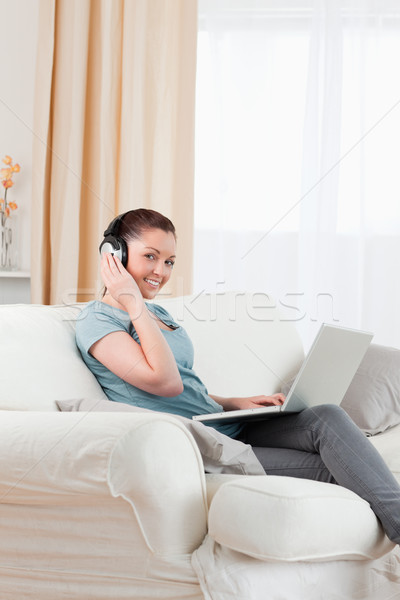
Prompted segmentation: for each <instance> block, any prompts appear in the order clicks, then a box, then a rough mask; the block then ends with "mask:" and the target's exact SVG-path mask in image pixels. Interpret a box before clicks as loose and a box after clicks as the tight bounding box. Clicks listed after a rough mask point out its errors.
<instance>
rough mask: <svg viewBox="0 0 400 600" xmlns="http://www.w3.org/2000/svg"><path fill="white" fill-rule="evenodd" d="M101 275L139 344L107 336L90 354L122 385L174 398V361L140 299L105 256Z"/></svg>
mask: <svg viewBox="0 0 400 600" xmlns="http://www.w3.org/2000/svg"><path fill="white" fill-rule="evenodd" d="M101 275H102V279H103V281H104V284H105V286H106V288H107V291H108V292H109V293H110V294H111V296H112V297H113V298H114V300H116V301H117V302H118V303H119V304H120V306H121V308H122V309H123V310H125V311H126V312H127V313H128V314H129V316H130V318H131V321H132V323H133V324H134V326H135V329H136V332H137V334H138V336H139V340H140V344H138V343H137V342H136V341H135V340H134V339H133V338H132V337H131V336H130V335H129V334H128V333H126V332H124V331H116V332H113V333H109V334H108V335H106V336H104V337H103V338H101V339H100V340H98V341H97V342H95V343H94V344H93V345H92V346H91V348H90V350H89V351H90V353H91V354H92V356H94V357H95V358H96V359H97V360H98V361H99V362H101V363H102V364H103V365H104V366H105V367H107V369H109V370H110V371H112V372H113V373H115V375H117V376H118V377H121V379H123V380H124V381H126V382H128V383H130V384H132V385H134V386H136V387H138V388H139V389H142V390H144V391H146V392H149V393H150V394H156V395H158V396H177V395H179V394H180V393H181V392H182V391H183V384H182V380H181V377H180V375H179V371H178V367H177V365H176V361H175V357H174V355H173V353H172V351H171V349H170V347H169V345H168V343H167V342H166V340H165V338H164V336H163V334H162V333H161V330H160V328H159V326H158V325H157V323H156V321H155V319H154V318H153V317H152V316H151V314H150V313H149V311H148V309H147V307H146V305H145V302H144V300H143V296H142V294H141V293H140V290H139V288H138V286H137V284H136V282H135V280H134V279H133V277H132V276H131V275H130V274H129V273H128V271H127V270H126V269H125V268H124V267H123V265H122V263H121V261H120V260H119V259H118V258H116V257H113V256H112V255H111V254H104V255H103V257H102V262H101Z"/></svg>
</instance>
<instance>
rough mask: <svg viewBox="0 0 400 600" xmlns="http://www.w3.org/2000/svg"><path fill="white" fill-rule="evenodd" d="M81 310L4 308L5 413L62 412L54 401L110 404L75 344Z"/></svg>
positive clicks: (0, 405)
mask: <svg viewBox="0 0 400 600" xmlns="http://www.w3.org/2000/svg"><path fill="white" fill-rule="evenodd" d="M79 312H80V307H79V306H75V307H73V306H70V307H65V306H41V305H9V306H2V307H0V364H1V365H2V368H1V373H0V389H1V394H0V410H39V411H41V410H45V411H57V410H58V409H57V405H56V403H55V400H62V399H65V398H76V397H81V396H85V397H86V398H96V399H99V398H102V399H105V398H106V396H105V395H104V393H103V391H102V389H101V387H100V385H99V384H98V383H97V380H96V378H95V377H94V375H93V374H92V373H91V372H90V371H89V369H88V368H87V367H86V365H85V363H84V362H83V360H82V358H81V355H80V353H79V350H78V349H77V347H76V344H75V320H76V317H77V315H78V314H79Z"/></svg>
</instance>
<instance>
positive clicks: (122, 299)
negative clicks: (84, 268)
mask: <svg viewBox="0 0 400 600" xmlns="http://www.w3.org/2000/svg"><path fill="white" fill-rule="evenodd" d="M100 273H101V278H102V280H103V282H104V285H105V286H106V288H107V292H108V293H109V294H110V295H111V296H112V298H113V299H114V300H116V302H118V303H119V304H121V306H122V308H123V309H124V310H126V311H127V312H129V310H130V309H135V308H138V306H137V305H138V301H139V305H140V308H141V306H142V304H143V296H142V294H141V292H140V290H139V287H138V285H137V283H136V281H135V280H134V279H133V277H132V275H130V273H128V271H127V270H126V269H125V267H124V266H123V264H122V262H121V261H120V259H119V258H118V257H117V256H113V255H112V254H108V253H104V254H103V255H102V258H101V267H100Z"/></svg>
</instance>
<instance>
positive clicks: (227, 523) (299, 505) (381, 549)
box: [209, 476, 394, 562]
mask: <svg viewBox="0 0 400 600" xmlns="http://www.w3.org/2000/svg"><path fill="white" fill-rule="evenodd" d="M209 535H210V537H211V538H213V539H214V540H215V541H216V542H218V543H219V544H221V545H222V546H227V547H228V548H230V549H231V550H235V551H237V552H242V553H244V554H247V555H249V556H252V557H255V558H258V559H260V560H265V561H289V562H290V561H328V560H338V559H341V560H342V559H356V560H357V559H358V560H362V559H373V558H377V557H379V556H383V555H384V554H385V553H387V552H389V551H390V550H392V548H393V547H394V544H393V543H392V542H391V541H390V540H389V539H388V538H387V537H386V536H385V534H384V532H383V529H382V527H381V525H380V523H379V521H378V519H377V518H376V516H375V514H374V513H373V511H372V510H371V508H370V506H369V504H368V503H367V502H365V500H362V499H361V498H360V497H359V496H357V495H356V494H354V493H353V492H351V491H350V490H347V489H345V488H342V487H340V486H338V485H333V484H329V483H322V482H318V481H311V480H306V479H295V478H292V477H278V476H269V477H240V478H237V479H235V480H232V481H229V482H227V483H225V484H223V485H222V486H221V487H220V488H219V489H218V491H217V492H216V494H215V496H214V498H213V500H212V502H211V507H210V513H209Z"/></svg>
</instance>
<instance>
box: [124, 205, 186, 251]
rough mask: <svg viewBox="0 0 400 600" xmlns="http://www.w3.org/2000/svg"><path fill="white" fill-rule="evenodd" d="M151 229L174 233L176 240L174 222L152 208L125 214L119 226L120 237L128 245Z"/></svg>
mask: <svg viewBox="0 0 400 600" xmlns="http://www.w3.org/2000/svg"><path fill="white" fill-rule="evenodd" d="M149 229H161V230H162V231H165V233H172V234H173V236H174V238H175V240H176V231H175V227H174V224H173V223H172V221H170V220H169V219H168V218H167V217H164V215H162V214H161V213H159V212H157V211H156V210H151V209H150V208H136V209H135V210H130V211H129V212H127V213H125V215H124V216H123V218H122V219H121V222H120V224H119V228H118V236H119V237H121V238H122V239H123V240H124V241H125V243H126V244H127V245H128V244H129V243H130V242H132V241H133V240H137V239H138V238H140V237H141V236H142V234H143V233H144V232H145V231H148V230H149Z"/></svg>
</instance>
